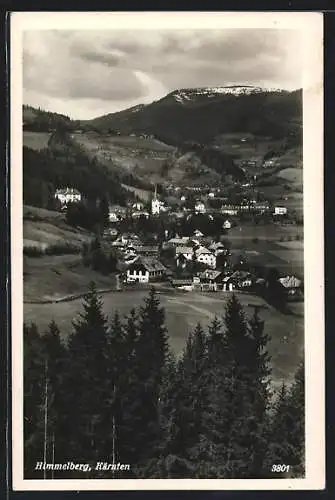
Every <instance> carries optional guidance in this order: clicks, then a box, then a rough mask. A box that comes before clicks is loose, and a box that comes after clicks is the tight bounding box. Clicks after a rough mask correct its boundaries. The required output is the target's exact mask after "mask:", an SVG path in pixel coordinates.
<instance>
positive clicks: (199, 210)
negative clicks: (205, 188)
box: [194, 201, 206, 214]
mask: <svg viewBox="0 0 335 500" xmlns="http://www.w3.org/2000/svg"><path fill="white" fill-rule="evenodd" d="M194 211H195V212H196V213H198V214H204V213H205V212H206V206H205V204H204V203H203V202H202V201H197V202H196V204H195V205H194Z"/></svg>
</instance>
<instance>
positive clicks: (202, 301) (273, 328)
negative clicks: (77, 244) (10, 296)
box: [24, 290, 304, 382]
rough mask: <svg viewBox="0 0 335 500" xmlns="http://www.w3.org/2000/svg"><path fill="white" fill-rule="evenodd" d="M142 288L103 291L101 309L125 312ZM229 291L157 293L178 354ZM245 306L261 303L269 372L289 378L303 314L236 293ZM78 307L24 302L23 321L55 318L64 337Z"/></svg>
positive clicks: (249, 309) (218, 312) (298, 349)
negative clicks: (287, 312)
mask: <svg viewBox="0 0 335 500" xmlns="http://www.w3.org/2000/svg"><path fill="white" fill-rule="evenodd" d="M146 295H147V292H146V291H138V290H137V291H127V292H112V293H108V294H104V295H103V303H104V311H105V313H106V314H107V315H108V316H109V317H111V316H112V315H113V313H115V311H119V312H120V313H121V314H122V315H125V314H127V313H128V312H129V311H130V309H131V308H132V307H137V306H138V305H139V304H141V303H142V301H143V299H144V298H145V297H146ZM229 297H230V294H229V293H224V292H222V293H217V294H207V295H205V294H200V293H195V292H192V293H181V292H173V291H172V292H171V293H170V292H169V293H161V295H160V300H161V304H162V305H163V306H164V308H165V310H166V324H167V327H168V331H169V336H170V344H171V346H172V348H173V350H174V351H175V352H176V353H177V354H178V353H180V352H181V351H182V349H183V348H184V346H185V341H186V338H187V335H188V333H189V332H190V331H191V330H192V329H193V328H194V327H195V326H196V324H197V323H198V322H201V324H202V325H203V326H204V327H206V326H207V325H208V324H209V323H210V322H211V320H212V319H213V318H214V317H215V315H217V316H218V317H219V318H220V317H222V315H223V312H224V308H225V304H226V303H227V300H228V298H229ZM238 297H239V300H240V301H241V303H242V304H243V305H244V306H245V311H246V314H247V317H250V316H251V315H252V313H253V307H252V306H255V305H260V306H263V307H262V308H261V311H260V315H261V317H262V319H263V320H264V321H265V327H266V331H267V332H268V333H269V335H270V336H271V341H270V344H269V353H270V355H271V357H272V366H273V376H274V378H275V379H276V380H277V381H278V382H279V381H281V380H286V381H287V380H290V379H291V378H292V376H293V374H294V371H295V369H296V366H297V363H298V362H299V359H300V356H301V354H302V349H303V347H302V346H303V336H304V333H303V332H304V329H303V314H302V311H297V312H296V314H295V315H289V316H286V315H283V314H281V313H279V312H278V311H276V310H275V309H273V308H272V307H270V306H268V305H267V304H266V303H265V302H264V301H263V300H262V299H260V298H259V297H255V296H252V295H247V294H238ZM81 310H82V299H78V300H75V301H72V302H63V303H58V304H47V305H39V304H25V305H24V317H25V321H27V322H31V321H34V322H36V323H37V325H38V326H39V327H40V328H41V329H42V330H43V329H45V328H46V327H47V325H48V323H49V322H50V321H51V320H52V319H55V321H56V322H57V324H58V325H59V327H60V330H61V333H62V335H63V336H64V337H66V336H67V335H68V333H69V331H70V330H71V322H72V320H73V319H74V318H75V317H76V315H77V314H78V313H79V312H81Z"/></svg>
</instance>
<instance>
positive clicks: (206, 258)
mask: <svg viewBox="0 0 335 500" xmlns="http://www.w3.org/2000/svg"><path fill="white" fill-rule="evenodd" d="M195 255H196V259H197V262H200V263H201V264H206V265H207V266H209V267H212V268H215V267H216V256H215V255H214V254H213V253H212V252H211V251H210V250H208V248H206V247H199V248H197V249H196V250H195Z"/></svg>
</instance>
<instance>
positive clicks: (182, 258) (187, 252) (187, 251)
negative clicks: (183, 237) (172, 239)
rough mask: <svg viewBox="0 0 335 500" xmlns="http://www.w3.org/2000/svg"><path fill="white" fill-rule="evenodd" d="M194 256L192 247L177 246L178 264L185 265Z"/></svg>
mask: <svg viewBox="0 0 335 500" xmlns="http://www.w3.org/2000/svg"><path fill="white" fill-rule="evenodd" d="M192 258H193V248H192V247H176V260H177V266H180V267H185V266H186V264H187V262H190V261H191V260H192Z"/></svg>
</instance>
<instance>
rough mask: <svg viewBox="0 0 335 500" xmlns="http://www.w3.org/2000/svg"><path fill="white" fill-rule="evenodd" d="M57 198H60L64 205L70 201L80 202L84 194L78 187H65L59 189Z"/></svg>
mask: <svg viewBox="0 0 335 500" xmlns="http://www.w3.org/2000/svg"><path fill="white" fill-rule="evenodd" d="M55 198H56V199H58V200H59V201H60V203H61V204H62V205H67V204H68V203H79V202H80V201H81V198H82V196H81V193H80V192H79V191H78V189H75V188H68V187H67V188H65V189H57V190H56V192H55Z"/></svg>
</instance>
